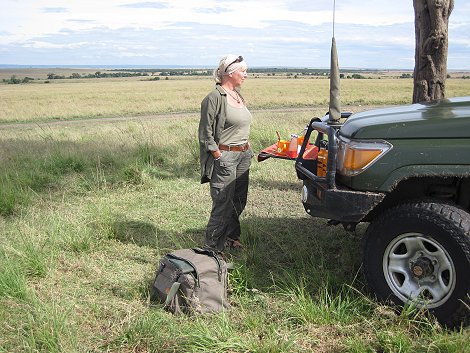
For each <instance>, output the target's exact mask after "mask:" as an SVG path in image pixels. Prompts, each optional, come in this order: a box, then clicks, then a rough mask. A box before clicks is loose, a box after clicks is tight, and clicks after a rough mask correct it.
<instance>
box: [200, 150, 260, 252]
mask: <svg viewBox="0 0 470 353" xmlns="http://www.w3.org/2000/svg"><path fill="white" fill-rule="evenodd" d="M252 157H253V152H252V150H251V149H248V150H247V151H245V152H235V151H223V152H222V156H221V157H220V159H219V160H217V161H214V171H213V173H212V176H211V181H210V190H211V197H212V211H211V215H210V217H209V222H208V224H207V229H206V239H205V245H206V246H207V247H210V248H212V249H217V250H218V251H222V250H223V249H224V246H225V242H226V240H227V238H230V239H239V238H240V232H241V231H240V220H239V217H240V214H241V213H242V212H243V210H244V209H245V206H246V201H247V196H248V183H249V172H250V170H249V169H250V165H251V159H252Z"/></svg>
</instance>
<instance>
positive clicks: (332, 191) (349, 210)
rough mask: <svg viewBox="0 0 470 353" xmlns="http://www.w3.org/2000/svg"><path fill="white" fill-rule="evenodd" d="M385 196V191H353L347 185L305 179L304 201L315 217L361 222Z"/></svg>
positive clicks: (306, 207)
mask: <svg viewBox="0 0 470 353" xmlns="http://www.w3.org/2000/svg"><path fill="white" fill-rule="evenodd" d="M384 197H385V194H383V193H373V192H362V191H353V190H350V189H347V188H345V187H341V186H336V187H334V188H327V186H326V185H324V184H322V183H318V182H314V181H312V180H310V179H306V180H304V186H303V188H302V203H303V205H304V208H305V211H306V212H307V213H308V214H309V215H311V216H313V217H321V218H328V219H333V220H335V221H339V222H360V221H361V220H362V219H363V218H364V217H365V216H366V215H367V214H368V213H369V212H370V211H371V210H372V209H374V207H375V206H377V205H378V204H379V203H380V202H381V201H382V200H383V199H384Z"/></svg>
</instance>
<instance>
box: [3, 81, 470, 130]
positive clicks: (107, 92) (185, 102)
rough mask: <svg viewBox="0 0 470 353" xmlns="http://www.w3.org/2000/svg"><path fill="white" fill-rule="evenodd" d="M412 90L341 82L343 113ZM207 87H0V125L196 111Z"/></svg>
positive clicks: (399, 98) (280, 96)
mask: <svg viewBox="0 0 470 353" xmlns="http://www.w3.org/2000/svg"><path fill="white" fill-rule="evenodd" d="M412 85H413V82H412V80H411V79H392V78H385V79H363V80H354V79H344V80H342V81H341V95H342V97H341V100H342V104H343V106H344V108H345V110H348V109H349V106H358V105H369V106H370V105H395V104H406V103H409V102H410V101H411V97H412V89H413V86H412ZM212 86H213V81H212V80H211V79H210V78H204V79H186V80H178V79H170V80H168V81H167V80H160V81H152V82H150V81H139V80H136V79H134V80H115V79H96V80H85V79H84V80H79V81H74V80H57V81H55V82H52V83H50V84H25V85H0V124H1V123H7V122H9V123H11V122H23V123H24V122H43V121H47V120H51V119H53V120H77V119H83V118H87V119H88V118H95V119H98V118H106V117H125V116H127V117H128V116H144V115H152V114H162V113H165V114H167V113H177V112H185V113H188V112H197V111H198V110H199V107H200V102H201V100H202V98H203V97H204V95H205V94H206V93H207V91H208V90H209V89H210V88H211V87H212ZM328 87H329V80H327V79H321V78H320V79H315V78H301V79H287V78H259V79H258V78H253V77H250V78H249V80H247V82H246V84H245V85H244V95H245V98H246V100H247V102H248V104H249V106H250V108H251V109H272V108H292V107H297V108H305V107H308V108H311V107H325V106H328V97H329V93H328ZM446 91H447V96H448V97H454V96H465V95H469V94H470V80H465V79H457V78H455V79H449V80H447V88H446ZM385 92H386V94H384V93H385ZM26 101H27V102H28V104H24V102H26Z"/></svg>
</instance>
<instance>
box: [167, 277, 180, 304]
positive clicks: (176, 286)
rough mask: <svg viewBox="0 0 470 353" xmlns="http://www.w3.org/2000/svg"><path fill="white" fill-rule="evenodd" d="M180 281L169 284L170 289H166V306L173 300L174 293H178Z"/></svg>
mask: <svg viewBox="0 0 470 353" xmlns="http://www.w3.org/2000/svg"><path fill="white" fill-rule="evenodd" d="M180 285H181V283H179V282H175V283H173V285H172V286H171V288H170V290H169V291H168V294H167V296H166V299H165V306H168V305H169V304H170V302H171V301H172V300H173V298H174V297H175V295H176V293H178V289H179V288H180Z"/></svg>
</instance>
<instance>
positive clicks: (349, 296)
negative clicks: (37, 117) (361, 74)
mask: <svg viewBox="0 0 470 353" xmlns="http://www.w3.org/2000/svg"><path fill="white" fill-rule="evenodd" d="M355 108H357V109H360V108H359V107H355ZM324 110H325V108H323V107H321V108H318V109H317V110H311V111H297V112H287V111H279V112H273V111H265V112H261V111H259V112H255V113H254V124H253V127H252V145H253V148H254V150H255V151H259V150H260V149H261V148H262V147H265V146H267V145H268V144H271V143H273V142H274V141H275V139H276V134H275V131H276V130H279V131H281V132H282V133H283V134H288V133H291V132H297V131H301V129H302V128H303V126H304V125H305V124H306V123H307V122H308V121H309V120H310V118H311V117H313V116H315V115H316V116H318V115H323V111H324ZM197 123H198V118H197V114H187V115H180V116H178V117H174V118H172V119H153V120H152V119H142V120H132V121H115V122H112V123H103V122H91V121H90V122H86V123H83V124H58V125H50V126H48V127H47V128H44V126H43V125H38V126H36V127H31V126H28V127H25V128H23V129H19V128H17V129H13V130H12V129H5V130H3V131H2V135H1V137H0V147H1V150H2V154H1V156H0V161H1V165H2V168H1V169H0V180H1V183H0V185H1V187H2V189H1V190H2V192H3V193H4V194H9V195H11V197H10V201H9V202H8V203H7V202H4V201H3V200H2V201H1V202H2V203H1V205H2V208H1V209H0V212H1V213H0V234H2V237H1V238H0V268H1V269H2V270H1V271H0V321H1V325H0V351H6V352H33V351H34V352H36V351H37V352H91V351H94V352H100V351H109V352H136V351H139V352H311V351H314V352H315V351H316V352H339V351H350V352H364V351H370V352H398V351H401V352H425V351H426V352H467V351H468V350H469V349H468V341H469V338H470V337H469V330H468V329H462V330H461V331H452V332H449V331H446V330H445V329H443V328H442V327H440V326H439V325H438V324H437V323H435V322H434V321H432V320H430V319H427V318H426V316H425V315H423V314H422V313H419V312H415V311H412V310H410V309H408V308H405V309H404V310H402V311H401V312H400V311H398V312H397V311H395V310H392V308H389V307H383V306H382V305H379V304H378V303H376V302H375V301H374V300H373V299H372V298H371V297H369V296H368V295H367V294H366V293H364V292H363V284H362V281H363V278H362V275H361V272H360V262H361V260H360V257H361V254H360V248H359V243H360V238H361V236H362V234H363V233H364V230H365V225H359V226H358V228H357V230H356V232H355V233H352V234H350V233H346V232H345V231H344V230H343V229H342V228H339V227H326V225H325V221H324V220H320V219H314V218H311V217H310V216H308V215H307V214H306V213H305V211H304V210H303V208H302V206H301V203H300V200H299V199H300V197H299V193H300V188H301V183H300V182H299V181H298V180H297V178H296V175H295V172H294V169H293V164H292V163H291V162H288V161H281V160H267V161H265V162H262V163H258V162H256V161H253V165H252V168H251V174H250V175H251V183H250V192H249V202H248V205H247V208H246V210H245V212H244V213H243V215H242V218H241V223H242V233H243V234H242V241H243V242H244V243H245V245H246V248H245V250H244V251H243V252H234V253H232V254H231V256H232V261H233V262H234V263H235V270H234V271H233V272H231V274H230V288H229V290H230V294H229V298H230V301H231V306H232V308H231V309H230V310H228V311H226V312H224V313H221V314H215V315H202V316H195V317H194V316H193V317H187V316H173V315H171V314H169V313H167V312H165V311H164V310H162V308H161V306H160V305H158V304H157V303H153V302H150V300H149V288H150V285H151V282H152V280H153V277H154V271H155V269H156V264H157V262H158V259H159V257H160V256H162V255H163V254H164V253H166V252H168V251H170V250H173V249H176V248H182V247H191V246H195V245H201V244H202V242H203V238H204V230H205V226H206V222H207V219H208V216H209V212H210V207H209V206H208V205H210V196H209V193H208V189H207V185H201V184H200V183H199V166H198V146H197V142H196V131H197ZM5 185H6V187H4V186H5Z"/></svg>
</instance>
